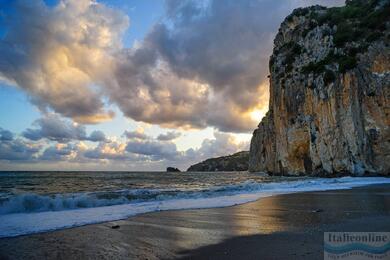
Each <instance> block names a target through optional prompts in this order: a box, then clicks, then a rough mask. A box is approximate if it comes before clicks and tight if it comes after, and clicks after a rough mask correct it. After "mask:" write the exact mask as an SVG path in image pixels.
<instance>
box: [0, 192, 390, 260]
mask: <svg viewBox="0 0 390 260" xmlns="http://www.w3.org/2000/svg"><path fill="white" fill-rule="evenodd" d="M324 231H390V185H373V186H366V187H359V188H354V189H351V190H338V191H324V192H306V193H296V194H286V195H279V196H274V197H269V198H264V199H260V200H258V201H256V202H251V203H247V204H242V205H237V206H232V207H226V208H215V209H199V210H178V211H165V212H155V213H148V214H143V215H139V216H135V217H131V218H129V219H126V220H121V221H114V222H107V223H102V224H95V225H88V226H83V227H77V228H72V229H66V230H59V231H54V232H48V233H42V234H34V235H28V236H20V237H16V238H5V239H0V259H173V258H182V259H322V258H323V247H322V246H323V232H324Z"/></svg>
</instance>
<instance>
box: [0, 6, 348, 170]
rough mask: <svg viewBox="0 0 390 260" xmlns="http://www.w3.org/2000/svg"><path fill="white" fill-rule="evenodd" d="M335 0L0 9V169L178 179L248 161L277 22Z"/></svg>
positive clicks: (265, 94) (263, 99)
mask: <svg viewBox="0 0 390 260" xmlns="http://www.w3.org/2000/svg"><path fill="white" fill-rule="evenodd" d="M315 4H321V5H325V6H339V5H342V4H343V1H341V0H278V1H275V0H240V1H235V0H166V1H162V0H97V1H92V0H33V1H28V0H0V170H127V171H149V170H157V171H161V170H165V168H166V167H168V166H174V167H179V168H180V169H182V170H185V169H186V168H187V167H189V166H190V165H191V164H193V163H196V162H199V161H202V160H204V159H207V158H210V157H217V156H222V155H227V154H232V153H235V152H237V151H241V150H248V149H249V143H250V138H251V133H252V132H253V130H254V129H255V128H256V126H257V125H258V123H259V122H260V120H261V118H262V117H263V116H264V115H265V113H266V112H267V110H268V99H269V92H268V91H269V90H268V89H269V83H268V79H267V75H268V74H269V71H268V60H269V56H270V55H271V53H272V46H273V38H274V36H275V35H276V32H277V30H278V27H279V25H280V23H281V22H282V21H283V19H284V18H285V17H286V16H287V15H288V14H289V13H291V11H292V10H293V9H295V8H298V7H304V6H310V5H315Z"/></svg>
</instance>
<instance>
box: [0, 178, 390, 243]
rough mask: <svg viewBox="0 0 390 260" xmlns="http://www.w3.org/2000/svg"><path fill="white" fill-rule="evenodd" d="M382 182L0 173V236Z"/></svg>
mask: <svg viewBox="0 0 390 260" xmlns="http://www.w3.org/2000/svg"><path fill="white" fill-rule="evenodd" d="M380 183H390V178H382V177H342V178H310V177H272V176H267V175H266V174H262V173H248V172H0V238H1V237H13V236H19V235H26V234H32V233H38V232H46V231H52V230H58V229H64V228H70V227H76V226H82V225H87V224H92V223H100V222H105V221H114V220H120V219H125V218H128V217H130V216H134V215H137V214H142V213H147V212H154V211H161V210H178V209H201V208H213V207H226V206H232V205H237V204H242V203H246V202H250V201H255V200H257V199H260V198H263V197H267V196H273V195H277V194H286V193H293V192H304V191H323V190H337V189H350V188H353V187H357V186H364V185H370V184H380Z"/></svg>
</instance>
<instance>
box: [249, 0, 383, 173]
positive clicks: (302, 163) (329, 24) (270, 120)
mask: <svg viewBox="0 0 390 260" xmlns="http://www.w3.org/2000/svg"><path fill="white" fill-rule="evenodd" d="M389 6H390V4H389V0H385V1H383V0H382V1H381V0H376V1H358V0H350V1H347V5H346V6H344V7H340V8H329V9H326V8H324V7H320V6H314V7H310V8H304V9H296V10H295V11H294V12H293V13H292V14H291V15H290V16H288V17H287V18H286V19H285V21H284V22H283V23H282V24H281V27H280V29H279V32H278V34H277V36H276V38H275V40H274V50H273V54H272V56H271V59H270V64H269V66H270V73H271V75H270V104H269V112H268V113H267V115H266V116H265V117H264V118H263V120H262V121H261V123H260V124H259V126H258V128H257V129H256V130H255V131H254V133H253V137H252V141H251V147H250V156H249V157H250V158H249V170H250V171H265V172H268V173H271V174H289V175H302V174H304V175H307V174H317V175H326V176H334V175H337V174H353V175H364V174H365V175H368V174H382V175H389V172H390V130H389V125H390V116H389V113H390V99H389V97H390V49H389V43H390V33H389V27H390V22H389V17H390V15H389V14H390V8H389Z"/></svg>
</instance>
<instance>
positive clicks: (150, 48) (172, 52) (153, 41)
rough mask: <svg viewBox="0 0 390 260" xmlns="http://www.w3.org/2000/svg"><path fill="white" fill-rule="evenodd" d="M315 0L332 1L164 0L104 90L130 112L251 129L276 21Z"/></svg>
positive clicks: (264, 96) (179, 122) (262, 105)
mask: <svg viewBox="0 0 390 260" xmlns="http://www.w3.org/2000/svg"><path fill="white" fill-rule="evenodd" d="M318 2H322V3H326V4H334V3H335V2H336V1H274V0H242V1H235V0H226V1H218V0H211V1H207V2H205V1H191V0H182V1H181V0H180V1H178V0H173V1H167V14H166V21H167V22H164V23H159V24H156V25H155V26H154V27H153V28H152V30H151V31H150V32H149V34H148V35H147V36H146V37H145V39H144V41H143V42H142V43H141V44H140V45H139V46H137V48H134V49H131V50H126V51H124V52H123V53H122V55H121V58H120V59H119V60H120V62H119V64H118V70H117V73H116V77H115V78H116V79H117V85H116V88H112V89H114V90H115V91H114V92H111V93H112V94H111V97H112V99H113V100H114V101H115V102H116V103H117V104H118V105H119V107H120V108H121V109H122V111H123V112H124V113H125V114H126V115H127V116H129V117H132V118H134V119H136V120H141V121H145V122H149V123H153V124H160V125H165V126H181V127H183V126H188V127H199V128H201V127H205V126H214V127H216V128H218V129H219V130H222V131H228V132H247V131H252V130H253V128H255V126H256V124H258V121H259V119H258V118H253V116H252V113H253V112H254V111H265V110H266V109H267V106H268V84H267V77H266V75H267V73H268V60H269V56H270V54H271V50H272V39H273V37H274V35H275V33H276V31H277V28H278V26H279V24H280V22H281V21H282V20H283V18H284V17H285V16H286V15H287V14H288V13H290V12H291V11H292V9H293V8H294V7H297V6H302V5H310V4H314V3H318ZM337 2H341V1H337ZM134 90H135V91H134ZM134 100H135V101H134Z"/></svg>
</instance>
